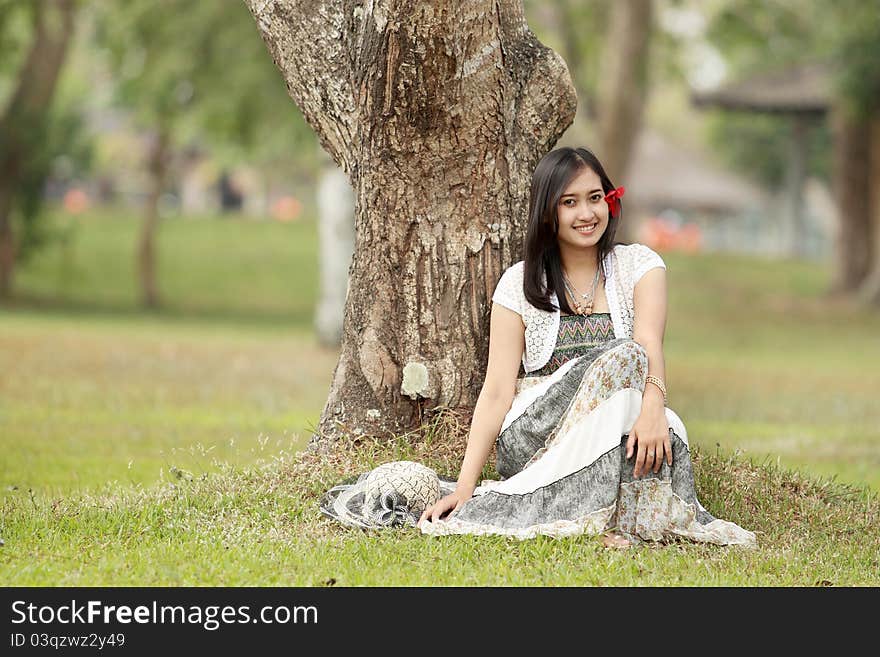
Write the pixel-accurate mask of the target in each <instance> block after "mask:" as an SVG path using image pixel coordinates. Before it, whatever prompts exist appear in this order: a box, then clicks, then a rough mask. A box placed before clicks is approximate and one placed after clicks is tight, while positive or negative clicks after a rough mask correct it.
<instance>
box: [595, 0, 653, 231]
mask: <svg viewBox="0 0 880 657" xmlns="http://www.w3.org/2000/svg"><path fill="white" fill-rule="evenodd" d="M653 20H654V9H653V0H615V2H613V3H612V8H611V17H610V20H609V26H608V32H607V33H606V35H605V41H604V48H603V53H602V67H601V70H602V71H603V75H602V79H601V81H600V82H599V88H598V114H599V126H598V128H599V147H598V149H597V153H596V155H597V156H598V157H599V159H600V160H601V161H602V166H604V167H605V171H606V173H608V175H609V176H610V177H611V180H612V181H614V184H615V185H618V186H619V185H625V184H626V177H627V172H628V169H629V164H630V161H631V159H632V155H633V149H634V146H635V143H636V140H637V139H638V136H639V132H640V130H641V125H642V113H643V109H644V106H645V101H646V98H647V92H648V62H649V60H650V57H649V54H648V53H649V50H650V43H651V32H652V26H653ZM618 239H620V240H622V241H625V242H631V241H633V240H634V239H635V235H634V231H633V226H632V222H629V221H626V220H624V221H623V223H621V225H620V229H619V232H618Z"/></svg>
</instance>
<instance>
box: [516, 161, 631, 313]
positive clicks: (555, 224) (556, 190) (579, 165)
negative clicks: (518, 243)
mask: <svg viewBox="0 0 880 657" xmlns="http://www.w3.org/2000/svg"><path fill="white" fill-rule="evenodd" d="M585 168H586V169H592V170H593V171H594V172H595V173H596V175H597V176H599V180H601V181H602V190H603V191H604V192H605V193H606V194H607V193H608V192H610V191H611V190H612V189H614V185H613V184H612V183H611V179H610V178H608V174H607V173H605V169H604V168H603V167H602V163H601V162H599V160H598V158H596V156H595V155H593V153H591V152H590V151H588V150H587V149H586V148H571V147H568V146H566V147H564V148H557V149H555V150H552V151H550V152H549V153H547V154H546V155H545V156H544V157H542V158H541V161H540V162H538V165H537V166H536V167H535V172H534V173H533V174H532V186H531V190H530V192H529V220H528V226H527V227H526V243H525V263H524V264H525V271H524V281H523V291H524V292H525V295H526V299H527V300H528V302H529V303H530V304H532V305H533V306H535V307H536V308H540V309H541V310H546V311H549V312H552V311H555V310H562V311H563V312H566V313H569V314H573V311H572V309H571V307H570V306H569V305H568V299H567V298H566V297H565V283H564V282H563V279H562V258H561V256H560V255H559V243H558V241H557V233H558V232H559V219H558V217H557V214H556V208H557V206H558V204H559V199H560V198H561V197H562V194H563V192H564V191H565V188H566V187H567V186H568V184H569V183H570V182H571V180H572V179H573V178H574V177H575V176H576V175H577V174H578V173H579V172H580V171H582V170H583V169H585ZM622 214H623V207H622V205H621V206H620V209H619V210H618V212H617V214H616V215H613V216H612V215H611V214H610V213H609V215H608V227H607V228H606V229H605V233H604V234H603V235H602V237H601V238H600V239H599V243H598V245H597V246H598V257H599V263H598V264H599V266H601V267H604V261H605V256H606V255H607V254H608V253H609V252H610V251H611V249H613V248H614V244H615V242H614V236H615V234H616V233H617V225H618V224H619V223H620V217H621V216H622ZM603 274H605V276H606V278H607V274H608V272H603ZM542 275H543V276H546V280H547V281H548V285H547V286H546V287H545V285H544V281H543V280H542V278H543V276H542ZM551 290H552V291H554V292H556V298H557V300H558V301H559V308H557V307H556V306H554V305H553V302H552V301H550V293H551Z"/></svg>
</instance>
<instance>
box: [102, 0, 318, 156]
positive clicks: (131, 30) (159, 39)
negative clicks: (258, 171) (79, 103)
mask: <svg viewBox="0 0 880 657" xmlns="http://www.w3.org/2000/svg"><path fill="white" fill-rule="evenodd" d="M94 37H95V41H96V43H97V44H99V45H100V46H101V48H103V49H104V54H105V55H106V57H105V59H106V61H107V63H108V64H109V66H110V69H111V71H112V74H113V78H114V90H115V93H114V96H115V101H116V103H117V105H118V106H119V107H121V108H124V109H126V110H128V111H130V112H132V113H133V115H134V117H135V118H136V122H137V124H138V126H140V127H142V128H147V129H150V130H166V131H168V133H169V134H170V135H171V136H172V139H173V140H174V142H175V143H176V144H177V145H178V146H181V145H199V146H203V147H206V149H207V150H210V152H211V155H212V157H215V158H217V159H218V160H220V161H221V162H224V163H226V164H241V162H242V160H243V159H250V160H251V162H252V163H255V164H256V163H265V164H269V165H270V166H274V165H276V164H277V163H278V162H287V163H288V165H289V164H290V163H291V162H294V161H295V162H296V163H297V164H298V165H300V166H309V163H314V162H315V161H316V149H317V146H316V139H315V137H314V135H313V133H312V130H311V128H310V127H309V126H308V125H307V124H306V123H305V121H304V119H303V118H302V115H301V114H300V113H299V111H298V110H297V108H296V105H295V104H294V103H293V102H292V101H291V100H290V98H289V97H288V95H287V91H286V87H285V84H284V80H283V78H282V77H281V75H280V74H279V72H278V70H277V69H276V68H275V65H274V63H273V62H272V59H271V57H270V56H269V53H268V51H267V49H266V47H265V45H264V44H263V42H262V39H261V38H260V35H259V32H258V30H257V26H256V23H255V22H254V19H253V17H252V16H251V14H250V12H249V11H248V10H247V8H246V7H245V6H244V3H242V2H204V3H194V2H190V1H189V0H165V1H164V2H161V3H157V2H155V1H154V0H130V1H129V2H125V3H116V2H108V3H103V4H101V6H100V9H99V10H98V11H97V12H96V22H95V34H94Z"/></svg>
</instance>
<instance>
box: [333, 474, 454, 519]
mask: <svg viewBox="0 0 880 657" xmlns="http://www.w3.org/2000/svg"><path fill="white" fill-rule="evenodd" d="M367 475H369V472H366V473H364V474H362V475H360V476H356V477H351V478H349V479H346V480H345V481H343V482H341V483H339V484H337V485H336V486H334V487H333V488H331V489H330V490H329V491H327V492H326V493H324V495H323V497H321V502H320V508H321V513H322V514H324V515H325V516H327V517H328V518H333V519H334V520H336V521H338V522H341V523H342V524H343V525H346V526H348V527H359V528H361V529H384V528H387V527H388V526H389V525H385V524H381V523H379V522H376V521H375V520H373V519H371V518H365V517H364V516H363V514H362V513H361V510H362V509H363V505H364V496H365V494H366V492H365V489H364V482H365V481H366V478H367ZM437 478H438V479H439V481H440V497H441V498H442V497H445V496H446V495H449V494H450V493H452V492H454V491H455V487H456V485H457V482H456V481H455V480H454V479H451V478H449V477H445V476H440V475H438V477H437ZM401 520H402V521H401V522H397V523H395V525H394V526H398V525H406V526H410V527H415V526H416V523H417V522H418V521H419V516H417V515H414V514H412V513H406V514H404V515H403V517H402V519H401Z"/></svg>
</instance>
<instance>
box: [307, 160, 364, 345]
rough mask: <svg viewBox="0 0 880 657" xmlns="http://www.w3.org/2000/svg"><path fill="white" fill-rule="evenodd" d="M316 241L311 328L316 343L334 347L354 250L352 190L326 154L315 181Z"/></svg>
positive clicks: (346, 177) (338, 332) (338, 342)
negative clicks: (317, 279)
mask: <svg viewBox="0 0 880 657" xmlns="http://www.w3.org/2000/svg"><path fill="white" fill-rule="evenodd" d="M318 243H319V244H318V250H319V252H320V262H319V263H318V264H319V266H320V268H321V272H320V273H321V283H320V288H321V289H320V293H319V297H318V307H317V309H316V310H315V332H316V333H317V336H318V342H319V343H320V344H322V345H325V346H328V347H338V346H339V345H340V343H341V342H342V320H343V316H344V312H345V295H346V292H347V291H348V268H349V265H350V264H351V255H352V252H353V251H354V194H353V192H352V189H351V185H350V184H349V182H348V176H346V175H345V173H343V171H342V170H341V169H340V168H339V167H338V166H336V163H335V162H333V161H332V160H330V159H329V158H327V162H326V163H325V165H324V168H323V170H322V172H321V181H320V183H319V185H318Z"/></svg>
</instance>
